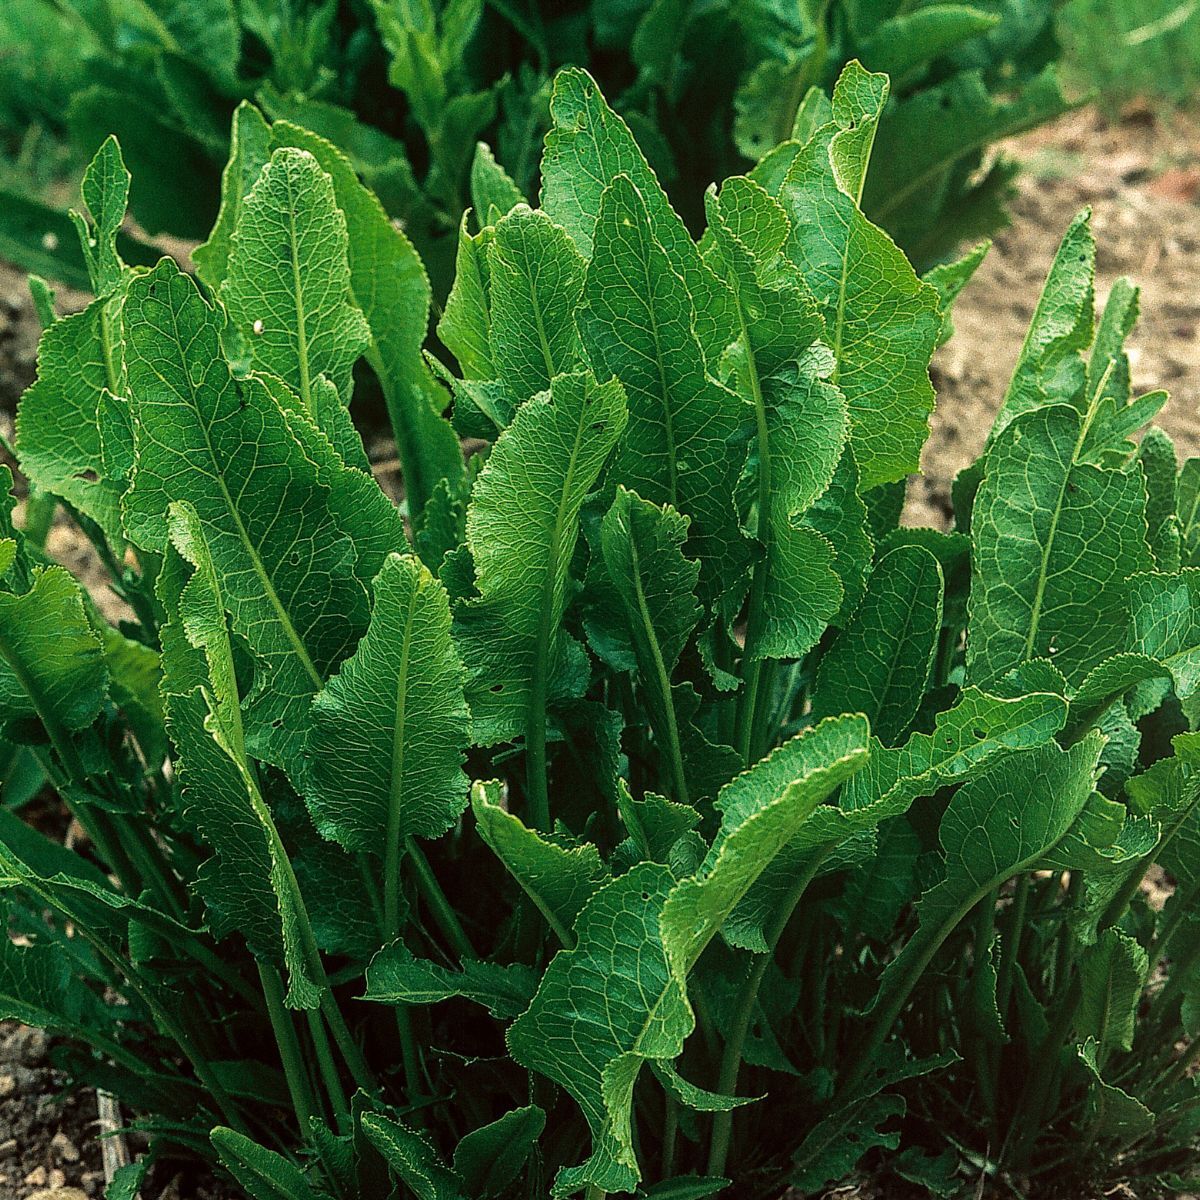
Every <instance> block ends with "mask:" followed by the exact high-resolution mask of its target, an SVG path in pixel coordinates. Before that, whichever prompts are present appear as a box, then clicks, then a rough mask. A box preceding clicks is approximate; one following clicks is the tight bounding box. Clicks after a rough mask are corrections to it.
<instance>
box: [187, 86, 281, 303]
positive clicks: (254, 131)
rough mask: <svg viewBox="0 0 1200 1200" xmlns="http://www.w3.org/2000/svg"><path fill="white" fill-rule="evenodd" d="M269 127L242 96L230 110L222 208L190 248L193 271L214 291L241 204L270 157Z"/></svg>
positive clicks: (223, 271) (226, 265) (220, 279)
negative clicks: (208, 229) (204, 237)
mask: <svg viewBox="0 0 1200 1200" xmlns="http://www.w3.org/2000/svg"><path fill="white" fill-rule="evenodd" d="M270 138H271V129H270V126H269V125H268V124H267V122H266V121H265V120H264V119H263V115H262V113H260V112H259V111H258V109H257V108H255V107H254V105H253V104H251V103H249V102H248V101H246V100H243V101H242V102H241V103H240V104H239V105H238V106H237V108H236V109H235V110H234V113H233V123H232V126H231V129H230V134H229V160H228V162H227V163H226V164H225V169H224V171H223V172H222V175H221V208H220V211H219V212H218V213H217V220H216V223H215V224H214V225H213V228H212V232H211V233H210V234H209V235H208V239H207V241H205V242H203V243H202V244H201V245H199V246H197V247H196V249H195V250H193V251H192V261H193V262H194V263H195V264H196V274H197V275H199V276H200V278H201V279H202V280H203V281H204V283H205V284H206V285H207V286H208V287H209V288H210V289H211V290H212V291H213V292H216V291H218V290H219V289H220V287H221V284H222V283H223V282H224V280H225V276H226V275H227V274H228V271H229V252H230V246H231V243H232V241H233V233H234V230H235V229H236V228H237V225H238V221H239V220H240V219H241V212H242V205H243V203H244V201H245V198H246V197H247V196H248V195H249V194H250V189H251V188H252V187H253V186H254V184H255V181H256V180H257V179H258V177H259V175H261V174H262V169H263V167H265V166H266V165H267V160H268V159H269V158H270V156H271V154H270Z"/></svg>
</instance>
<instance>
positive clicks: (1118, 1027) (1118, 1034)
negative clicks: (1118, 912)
mask: <svg viewBox="0 0 1200 1200" xmlns="http://www.w3.org/2000/svg"><path fill="white" fill-rule="evenodd" d="M1148 970H1149V962H1148V960H1147V957H1146V951H1145V950H1143V949H1142V947H1141V946H1140V945H1138V943H1137V942H1135V941H1134V940H1133V938H1131V937H1128V936H1127V935H1126V934H1124V933H1122V932H1121V931H1120V930H1119V929H1113V928H1109V929H1106V930H1104V932H1103V933H1101V934H1100V937H1099V938H1098V940H1097V941H1096V944H1095V945H1094V946H1092V947H1091V948H1090V949H1089V951H1088V953H1087V954H1085V955H1083V956H1082V957H1081V959H1080V962H1079V977H1080V983H1081V984H1082V992H1081V995H1080V1000H1079V1008H1078V1009H1077V1010H1076V1013H1075V1033H1076V1036H1078V1037H1079V1038H1082V1039H1085V1040H1091V1041H1094V1042H1095V1049H1096V1058H1097V1061H1098V1062H1103V1061H1104V1059H1106V1058H1107V1057H1108V1055H1109V1054H1110V1053H1111V1052H1112V1051H1114V1050H1116V1049H1118V1048H1120V1049H1123V1050H1129V1049H1130V1048H1131V1047H1132V1045H1133V1035H1134V1028H1135V1024H1136V1019H1137V1009H1138V1005H1139V1003H1140V1002H1141V999H1142V985H1143V983H1144V982H1145V979H1146V973H1147V971H1148Z"/></svg>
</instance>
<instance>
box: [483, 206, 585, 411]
mask: <svg viewBox="0 0 1200 1200" xmlns="http://www.w3.org/2000/svg"><path fill="white" fill-rule="evenodd" d="M583 272H584V262H583V259H582V258H581V257H580V254H579V251H578V250H577V249H576V248H575V243H574V242H573V241H572V240H571V238H570V237H569V236H568V234H567V232H566V231H565V230H564V229H563V228H562V227H561V226H558V225H555V224H554V222H553V221H551V220H550V218H549V217H547V216H546V214H545V213H543V212H534V211H532V210H530V209H529V208H527V207H526V206H524V205H522V206H520V207H518V208H516V209H514V210H513V211H512V212H510V213H509V214H508V215H507V216H506V217H504V218H503V219H502V220H500V221H498V222H497V223H496V226H495V229H494V231H493V234H492V238H491V241H490V243H489V245H488V285H489V289H488V296H489V300H490V303H491V347H492V358H493V360H494V362H495V367H496V375H497V379H498V380H499V382H500V384H501V386H502V387H503V388H504V391H505V393H506V394H507V396H508V397H509V398H510V399H511V401H512V402H513V404H514V405H517V404H521V403H522V402H523V401H525V400H527V399H528V398H529V397H530V396H532V395H535V394H536V393H537V392H544V391H545V390H546V389H547V388H548V387H549V386H550V381H551V380H552V379H553V378H554V376H555V375H562V374H565V373H566V372H568V371H572V370H575V369H577V368H578V367H579V366H580V365H582V364H581V358H582V353H581V348H580V345H579V334H578V332H577V331H576V329H575V314H576V311H577V310H578V308H579V303H580V300H581V298H582V295H583Z"/></svg>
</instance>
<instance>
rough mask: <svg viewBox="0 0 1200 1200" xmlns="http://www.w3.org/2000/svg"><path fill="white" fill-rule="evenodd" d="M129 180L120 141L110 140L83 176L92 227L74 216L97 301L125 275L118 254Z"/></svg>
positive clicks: (123, 265) (112, 138)
mask: <svg viewBox="0 0 1200 1200" xmlns="http://www.w3.org/2000/svg"><path fill="white" fill-rule="evenodd" d="M129 180H130V176H129V172H128V171H127V170H126V169H125V161H124V159H122V157H121V147H120V146H118V145H117V139H116V138H115V137H111V136H110V137H108V138H106V139H105V140H104V144H103V145H102V146H101V147H100V149H99V150H97V151H96V156H95V158H93V159H92V161H91V162H90V163H89V164H88V167H87V170H86V171H84V173H83V183H82V185H81V186H82V191H83V202H84V204H86V205H87V209H88V212H89V213H90V214H91V218H92V224H91V225H90V226H89V224H88V222H87V221H86V220H85V219H84V218H83V216H81V215H80V214H79V213H77V212H72V213H71V219H72V220H73V221H74V222H75V228H76V229H77V230H78V231H79V243H80V245H81V246H82V247H83V257H84V261H85V262H86V263H87V269H88V275H89V277H90V278H91V281H92V291H93V292H94V293H95V294H96V295H97V296H98V297H104V296H110V295H112V293H113V292H114V291H116V289H117V287H118V285H119V284H120V282H121V277H122V276H123V275H124V273H125V264H124V263H123V262H122V261H121V255H120V253H119V252H118V250H117V234H118V232H119V231H120V229H121V226H122V224H123V223H124V221H125V209H126V207H127V206H128V204H129Z"/></svg>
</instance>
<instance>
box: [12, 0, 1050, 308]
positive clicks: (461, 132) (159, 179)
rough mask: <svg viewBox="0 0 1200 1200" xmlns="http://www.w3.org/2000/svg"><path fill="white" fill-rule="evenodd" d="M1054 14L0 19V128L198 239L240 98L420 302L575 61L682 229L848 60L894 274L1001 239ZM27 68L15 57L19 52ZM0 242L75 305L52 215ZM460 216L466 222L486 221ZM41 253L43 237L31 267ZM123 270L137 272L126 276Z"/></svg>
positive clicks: (864, 11)
mask: <svg viewBox="0 0 1200 1200" xmlns="http://www.w3.org/2000/svg"><path fill="white" fill-rule="evenodd" d="M1055 7H1056V3H1055V0H1023V2H1022V3H1021V4H1014V3H1012V2H1011V0H973V3H972V4H970V5H964V4H957V3H955V4H943V3H923V4H921V5H913V4H911V3H909V2H908V0H882V2H880V0H873V2H872V3H870V4H865V3H860V2H857V0H856V2H853V3H852V2H851V0H821V2H819V3H818V2H816V0H804V2H803V3H795V4H791V5H771V4H761V3H743V2H741V0H738V2H734V0H719V2H717V3H707V4H703V5H692V4H687V3H682V2H680V0H653V2H652V0H633V2H626V3H622V4H619V5H614V4H611V3H607V2H603V0H576V2H574V3H570V4H564V3H563V0H544V2H538V3H528V2H522V3H520V4H511V3H505V4H499V3H497V4H486V3H485V2H484V0H453V2H449V0H420V2H416V0H403V2H402V0H360V2H356V3H348V2H345V0H343V2H342V3H340V4H339V3H338V2H337V0H203V2H202V3H197V0H119V2H118V0H106V2H105V3H103V4H96V3H93V2H92V0H86V2H85V0H58V2H57V3H56V4H54V5H53V6H48V5H47V4H46V3H45V0H9V2H8V3H7V4H6V5H5V6H4V11H3V13H0V57H3V58H4V59H5V62H6V71H5V80H7V81H9V82H8V84H7V85H6V83H5V81H0V128H5V129H7V130H8V132H9V136H10V139H11V140H12V141H13V152H14V153H15V152H16V151H17V149H18V143H20V142H21V139H22V138H23V137H24V133H25V130H26V128H27V127H28V126H29V125H30V123H31V122H34V123H40V125H41V126H44V127H45V128H47V129H49V130H51V131H58V132H59V133H60V134H61V136H63V137H65V138H68V139H70V140H72V141H73V142H74V143H75V144H76V145H77V146H80V147H84V148H86V149H87V151H88V152H89V153H90V152H91V150H92V149H93V148H94V147H95V146H96V145H97V144H98V143H99V142H100V141H101V140H103V138H104V137H105V136H106V135H108V134H116V135H117V136H118V137H119V138H120V141H121V144H122V147H123V149H124V151H125V154H126V156H127V158H128V161H129V163H130V165H131V167H132V168H133V172H134V177H135V187H134V191H133V195H132V201H133V210H134V213H135V215H136V216H137V218H138V220H139V222H140V224H141V225H142V227H143V229H145V230H146V231H148V232H150V233H152V234H153V233H158V232H160V231H162V230H166V231H169V232H172V233H175V234H179V235H182V236H184V237H188V238H198V237H201V236H203V232H204V230H205V229H206V228H207V226H208V224H209V223H210V222H211V220H212V215H213V213H214V211H215V208H216V203H217V199H216V197H217V191H218V184H219V178H218V175H219V169H220V165H221V164H222V163H223V162H224V161H225V159H226V157H227V154H228V150H229V138H228V128H229V116H230V114H231V113H232V111H233V109H234V106H235V105H236V104H237V103H238V102H239V101H240V100H243V99H247V98H249V99H253V100H254V102H255V103H256V104H257V105H258V106H259V107H260V108H261V109H262V110H263V111H264V112H266V113H268V114H269V115H270V116H272V117H274V118H281V119H286V120H289V121H293V122H295V123H297V124H299V125H302V126H304V127H305V128H307V129H311V130H313V131H314V132H316V133H318V134H320V135H321V136H323V137H325V138H328V139H329V140H330V141H332V142H333V143H334V144H335V145H337V146H338V147H339V149H341V150H342V151H343V153H345V154H347V155H348V156H349V157H350V158H351V159H352V161H353V163H354V166H355V168H356V170H358V172H359V173H360V174H361V175H362V176H363V178H364V179H365V180H366V181H367V182H368V184H369V185H370V186H371V187H372V188H373V189H374V190H375V191H376V193H377V194H378V195H379V197H380V199H381V200H382V201H383V203H384V206H385V208H386V209H387V211H388V213H389V214H390V215H391V216H393V217H396V218H398V219H400V220H401V221H402V222H403V223H404V226H405V229H406V231H407V232H408V234H409V236H410V237H411V238H412V239H413V240H414V242H415V243H416V245H417V247H418V249H419V250H420V252H421V254H422V256H423V258H424V259H425V261H426V264H427V266H428V268H429V271H430V273H431V275H432V276H433V278H434V282H435V290H436V291H437V293H438V295H439V297H444V296H445V294H446V292H447V290H448V289H449V285H450V281H451V279H452V277H453V261H452V260H453V246H454V235H455V232H456V230H457V228H458V224H459V221H460V218H461V216H462V213H463V211H464V209H465V208H466V207H467V205H468V203H470V202H472V200H473V202H474V203H475V205H476V208H477V209H478V208H479V200H478V196H476V195H474V194H473V193H474V192H475V190H476V188H475V183H476V180H477V176H478V174H479V172H480V171H486V170H487V169H488V167H489V166H490V163H491V162H492V151H486V152H484V151H480V152H479V153H480V154H481V155H482V162H480V161H479V160H477V159H473V155H474V154H476V143H477V142H478V141H479V140H480V139H484V140H486V141H487V142H488V143H490V145H491V146H492V147H493V148H494V154H495V161H498V162H499V163H500V164H501V165H502V166H503V168H504V169H505V171H506V172H507V174H508V175H509V176H510V178H511V179H512V180H514V181H515V184H516V186H517V187H518V188H519V189H520V191H521V192H522V193H523V194H525V195H527V196H532V195H534V194H535V193H536V191H537V187H538V178H537V175H538V171H537V167H538V161H537V160H538V145H539V143H540V141H541V138H542V135H543V133H544V132H545V131H546V129H547V128H548V127H549V125H550V123H551V117H550V113H549V96H550V77H551V74H552V72H553V70H554V69H555V68H558V67H560V66H564V65H568V64H575V65H579V66H585V67H588V68H589V69H590V70H591V71H592V73H593V74H594V75H595V77H596V78H597V79H598V80H599V81H600V83H601V85H602V87H603V88H604V90H605V92H606V94H608V95H609V96H611V97H613V98H614V102H615V107H616V108H617V110H618V111H619V112H620V113H621V114H622V115H623V116H624V117H625V118H626V119H627V120H628V121H629V122H630V123H631V125H632V126H633V128H634V129H635V131H636V132H637V133H638V135H639V137H640V138H641V140H642V141H643V143H644V144H645V146H646V150H647V154H648V155H649V157H650V158H651V161H652V162H653V163H654V165H655V167H656V170H657V171H658V173H659V175H660V177H661V178H663V179H664V180H665V181H666V182H667V185H668V189H669V191H670V192H671V194H672V197H673V199H674V200H675V202H676V205H677V207H678V208H679V211H681V212H682V213H683V215H684V217H685V220H687V222H688V224H689V227H691V228H692V229H693V230H694V231H695V230H698V229H700V228H702V227H703V225H704V221H705V216H704V212H703V208H702V205H701V196H702V192H703V189H704V187H705V186H706V185H707V184H708V182H709V181H710V180H713V179H723V178H725V177H727V176H729V175H732V174H737V173H740V172H742V171H743V170H745V169H746V167H747V165H748V164H749V163H751V162H753V161H755V160H757V159H759V158H761V157H762V156H763V155H764V154H767V153H768V152H770V151H771V150H772V149H773V148H774V147H775V146H776V145H777V144H778V143H780V142H784V141H786V140H788V139H789V138H791V137H793V136H799V137H801V138H802V139H803V138H805V137H807V136H808V134H809V133H810V132H811V131H812V130H814V129H815V128H817V126H819V125H820V124H822V123H824V122H825V121H826V120H828V119H829V105H828V99H827V97H828V95H829V94H830V93H831V90H832V86H833V83H834V80H835V79H836V77H837V75H838V72H839V71H840V70H841V67H842V66H843V65H844V64H845V63H847V62H848V61H850V60H851V59H854V58H859V59H861V60H862V62H863V63H865V64H866V66H867V67H868V68H870V69H872V70H876V71H887V72H889V73H890V74H891V76H892V80H893V89H892V98H891V102H890V103H889V105H888V106H887V109H886V111H885V113H884V115H883V118H882V120H881V122H880V126H879V130H878V138H877V147H876V152H875V169H874V171H873V172H872V175H871V177H870V179H869V180H868V182H867V184H866V191H865V193H864V195H863V197H862V205H863V208H864V211H865V212H866V213H867V214H868V215H869V216H870V217H871V219H872V220H874V221H876V222H877V223H879V224H881V225H882V226H883V227H884V228H886V229H887V230H888V231H889V232H890V233H891V234H892V235H893V236H894V237H895V238H896V240H897V241H899V242H900V244H901V245H902V246H903V247H904V248H905V250H906V251H908V252H909V254H910V256H912V257H913V258H914V260H915V261H917V262H918V264H919V265H922V266H926V265H929V264H932V263H933V262H935V261H937V260H939V259H940V258H942V257H945V256H947V255H948V254H950V253H951V252H952V251H953V250H954V249H955V247H956V246H957V245H958V244H959V243H961V242H962V241H963V240H965V239H969V238H972V237H977V236H982V235H983V234H984V233H986V232H988V231H990V229H992V228H993V227H994V226H996V225H997V224H998V223H999V222H1000V221H1001V220H1002V219H1003V209H1004V200H1005V196H1006V193H1007V190H1008V183H1009V180H1010V178H1011V174H1012V170H1011V167H1010V166H1008V165H1006V164H1004V163H1001V162H996V163H991V164H990V165H987V167H986V169H983V170H980V168H981V167H982V166H983V164H984V157H985V153H986V151H987V148H988V147H989V146H991V145H992V144H994V143H995V142H997V141H999V140H1000V139H1001V138H1004V137H1007V136H1010V135H1012V134H1014V133H1017V132H1020V131H1021V130H1024V129H1028V128H1030V127H1032V126H1034V125H1037V124H1040V123H1042V122H1044V121H1047V120H1049V119H1051V118H1052V117H1054V116H1056V115H1057V114H1058V113H1060V112H1062V111H1063V109H1064V108H1065V107H1066V103H1065V101H1064V98H1063V95H1062V93H1061V91H1060V89H1059V85H1058V82H1057V79H1056V77H1055V73H1054V72H1055V68H1054V61H1055V59H1056V58H1057V57H1058V47H1057V44H1056V41H1055V36H1054V29H1053V24H1052V16H1053V12H1054V10H1055ZM31 51H33V52H31ZM3 209H4V215H3V217H2V218H0V244H2V245H3V246H4V249H5V253H6V255H7V256H8V257H10V258H14V257H15V258H17V259H18V260H19V261H21V262H22V263H23V264H24V265H26V266H27V267H28V268H29V269H32V270H35V271H39V272H41V273H43V274H48V273H51V272H53V273H54V274H55V277H56V278H60V279H63V280H64V282H68V283H71V284H73V285H74V286H76V287H86V286H87V283H86V275H85V271H84V263H83V262H82V261H80V259H79V256H78V255H77V254H76V253H75V248H74V241H73V239H72V238H70V237H69V236H68V235H69V232H70V231H69V229H68V230H64V229H62V228H61V227H60V226H61V224H62V221H61V218H59V217H58V215H57V214H56V213H54V212H53V211H51V210H47V209H45V208H44V207H42V206H41V205H39V204H37V203H35V202H34V201H33V200H31V199H30V198H28V197H20V196H12V197H6V201H5V205H4V206H3ZM480 215H481V216H483V217H486V215H487V213H486V209H483V210H481V212H480ZM47 234H50V241H51V242H54V243H56V247H55V248H54V249H53V250H52V251H48V250H47V236H46V235H47ZM129 261H136V262H141V261H143V259H142V257H141V256H135V257H131V258H130V259H129Z"/></svg>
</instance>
